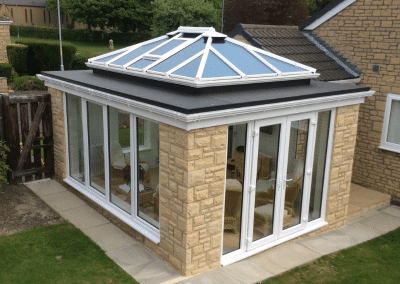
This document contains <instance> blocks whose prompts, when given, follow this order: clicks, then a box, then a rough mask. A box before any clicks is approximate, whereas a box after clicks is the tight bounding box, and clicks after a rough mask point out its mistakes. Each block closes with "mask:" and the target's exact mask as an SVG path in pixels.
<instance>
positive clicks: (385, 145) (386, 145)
mask: <svg viewBox="0 0 400 284" xmlns="http://www.w3.org/2000/svg"><path fill="white" fill-rule="evenodd" d="M393 100H395V101H400V95H398V94H391V93H390V94H388V95H387V99H386V109H385V116H384V119H383V128H382V137H381V145H380V146H379V148H380V149H383V150H388V151H392V152H396V153H400V144H396V143H391V142H388V141H387V137H388V131H389V121H390V114H391V110H392V102H393Z"/></svg>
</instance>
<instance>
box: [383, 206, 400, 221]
mask: <svg viewBox="0 0 400 284" xmlns="http://www.w3.org/2000/svg"><path fill="white" fill-rule="evenodd" d="M381 212H383V213H386V214H389V215H392V216H393V217H397V218H400V207H398V206H395V205H390V206H388V207H386V208H384V209H382V210H381Z"/></svg>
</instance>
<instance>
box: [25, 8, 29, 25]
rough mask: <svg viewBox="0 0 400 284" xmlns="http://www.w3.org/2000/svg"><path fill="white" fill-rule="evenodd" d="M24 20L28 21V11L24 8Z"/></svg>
mask: <svg viewBox="0 0 400 284" xmlns="http://www.w3.org/2000/svg"><path fill="white" fill-rule="evenodd" d="M25 22H28V11H27V10H26V9H25Z"/></svg>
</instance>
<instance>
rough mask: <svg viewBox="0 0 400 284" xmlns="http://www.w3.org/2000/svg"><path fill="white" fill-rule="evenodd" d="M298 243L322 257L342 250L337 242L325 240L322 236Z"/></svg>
mask: <svg viewBox="0 0 400 284" xmlns="http://www.w3.org/2000/svg"><path fill="white" fill-rule="evenodd" d="M297 243H298V244H300V245H302V246H305V247H306V248H309V249H310V250H313V251H315V252H317V253H319V254H321V255H326V254H330V253H333V252H336V251H338V250H341V249H342V248H341V247H340V246H339V245H337V244H336V243H335V242H332V241H331V240H328V239H324V238H322V237H321V236H315V237H310V238H306V239H302V240H299V241H297Z"/></svg>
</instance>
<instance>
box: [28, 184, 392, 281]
mask: <svg viewBox="0 0 400 284" xmlns="http://www.w3.org/2000/svg"><path fill="white" fill-rule="evenodd" d="M26 186H28V187H29V188H30V189H31V190H32V191H33V192H34V193H36V194H37V195H38V196H39V197H40V198H41V199H42V200H43V201H45V202H46V203H47V204H48V205H49V206H50V207H51V208H53V209H54V210H55V211H57V212H58V213H59V214H60V215H61V216H62V217H63V218H65V219H67V220H68V221H70V222H71V223H72V224H74V225H75V226H76V227H78V228H79V229H81V230H82V231H83V232H84V233H85V234H86V235H88V236H89V237H90V238H91V239H92V240H93V241H95V242H96V243H97V244H98V245H99V246H100V247H101V248H102V249H103V250H104V251H105V252H106V254H107V255H108V256H109V257H110V258H111V259H113V260H114V261H115V262H116V263H117V264H118V265H119V266H121V267H122V268H123V269H124V270H125V271H127V272H128V273H129V274H130V275H132V276H134V278H135V279H136V280H137V281H139V282H140V283H142V284H143V283H171V284H172V283H178V282H179V283H221V281H222V280H223V281H230V282H231V283H255V282H257V281H262V280H264V279H266V278H269V277H273V276H275V275H277V274H280V273H283V272H285V271H287V270H290V269H292V268H294V267H297V266H300V265H302V264H305V263H307V262H310V261H312V260H315V259H317V258H319V257H321V256H323V255H326V254H330V253H333V252H335V251H339V250H341V249H344V248H348V247H351V246H354V245H357V244H359V243H362V242H365V241H367V240H370V239H373V238H375V237H378V236H380V235H382V234H385V233H387V232H389V231H391V230H394V229H396V228H398V227H400V208H399V207H397V206H393V205H389V200H388V198H387V195H385V194H377V193H376V192H374V191H371V190H369V189H366V188H363V187H360V186H357V185H354V184H352V189H351V193H350V195H351V196H350V206H349V207H350V208H353V209H354V208H356V207H358V209H359V210H356V209H354V210H353V209H352V211H351V212H352V214H354V213H360V215H359V216H357V218H355V219H352V220H349V221H348V222H347V223H348V225H347V226H346V227H343V228H340V229H338V230H334V231H330V232H327V233H324V234H321V235H319V236H314V237H308V238H304V239H301V240H298V241H295V242H286V243H284V244H282V245H280V246H277V247H275V248H272V249H269V250H266V251H264V252H261V253H258V254H256V255H254V256H252V257H249V258H247V259H245V260H242V261H239V262H237V263H234V264H232V265H228V266H224V267H220V268H217V269H214V270H211V271H209V272H205V273H202V274H200V275H197V276H194V277H191V278H189V277H183V276H181V275H180V274H179V273H178V272H177V271H175V269H173V268H172V267H171V266H169V265H168V264H167V263H165V262H163V261H161V260H160V259H159V258H158V257H156V256H155V255H154V254H152V253H151V251H150V250H148V249H146V248H145V246H144V245H143V243H141V242H138V241H137V240H135V239H134V238H133V237H131V236H129V235H128V234H126V233H125V232H123V231H122V230H121V229H120V228H118V227H117V226H116V225H114V224H112V223H110V221H109V220H107V219H106V218H104V217H103V216H102V215H100V214H99V213H97V212H96V211H95V210H94V209H92V208H91V207H90V206H88V204H87V203H85V202H84V201H82V200H81V199H79V198H78V197H77V196H75V195H74V194H72V193H71V192H69V191H68V190H67V189H66V188H65V187H63V186H62V185H61V184H59V183H58V182H56V181H54V180H49V179H47V180H41V181H35V182H30V183H27V184H26ZM367 204H368V205H367ZM378 206H383V207H381V208H380V209H378ZM361 208H362V209H361ZM377 209H378V210H377ZM349 213H350V211H349ZM351 216H355V215H351Z"/></svg>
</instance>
